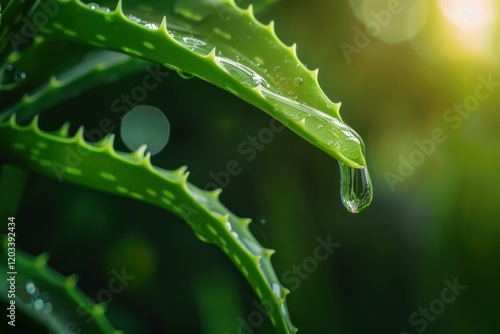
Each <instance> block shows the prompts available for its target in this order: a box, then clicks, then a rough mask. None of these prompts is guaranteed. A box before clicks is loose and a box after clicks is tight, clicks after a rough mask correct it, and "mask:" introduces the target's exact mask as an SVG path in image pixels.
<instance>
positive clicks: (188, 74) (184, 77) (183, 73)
mask: <svg viewBox="0 0 500 334" xmlns="http://www.w3.org/2000/svg"><path fill="white" fill-rule="evenodd" d="M177 74H179V76H180V77H181V78H182V79H191V78H193V76H194V75H193V74H191V73H187V72H182V71H177Z"/></svg>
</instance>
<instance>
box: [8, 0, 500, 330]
mask: <svg viewBox="0 0 500 334" xmlns="http://www.w3.org/2000/svg"><path fill="white" fill-rule="evenodd" d="M451 2H452V1H445V0H442V1H439V2H434V1H422V2H419V4H418V5H413V2H412V1H401V6H402V7H403V8H404V9H403V11H402V12H401V13H399V14H397V15H393V16H392V17H391V18H390V22H389V23H388V25H387V26H386V27H382V28H381V30H380V33H379V34H378V37H373V36H372V37H369V38H370V40H369V42H367V45H365V46H364V47H362V48H360V47H358V46H359V45H358V46H356V41H355V38H356V34H357V32H356V30H354V29H355V28H358V29H360V30H361V31H366V29H367V28H366V25H365V23H367V22H368V23H369V22H373V20H375V18H374V16H373V15H372V14H370V11H371V10H375V11H376V12H379V11H380V10H383V9H387V2H384V1H345V2H343V1H308V2H305V1H299V0H294V1H282V2H280V3H278V4H277V5H275V6H273V7H272V8H271V9H270V11H268V12H267V13H265V14H262V15H260V17H259V18H260V19H261V20H262V21H263V22H265V23H267V22H268V21H269V20H270V19H271V18H273V19H274V20H275V23H276V30H277V34H278V36H280V37H281V38H282V40H283V41H284V42H285V43H286V44H291V43H292V42H297V44H298V54H299V57H300V59H301V60H302V61H303V62H304V63H305V64H307V65H308V67H309V68H311V69H313V68H316V67H319V68H320V73H319V81H320V83H321V85H322V88H323V90H324V91H325V92H326V94H327V95H328V96H329V97H330V98H331V99H332V100H333V101H342V108H341V113H342V116H343V118H344V120H345V121H346V122H347V123H348V124H349V125H351V126H352V127H353V128H354V129H356V131H357V132H358V133H359V134H360V135H361V136H362V137H363V139H364V141H365V144H366V152H367V161H368V166H369V168H370V171H371V176H372V179H373V183H374V190H375V194H374V199H373V203H372V205H371V206H370V207H369V208H367V209H366V210H365V211H363V212H362V213H360V214H357V215H355V214H350V213H348V212H347V211H346V210H345V209H344V208H343V206H342V203H341V199H340V195H339V172H338V164H337V162H336V161H335V160H333V159H332V158H331V157H329V156H327V155H326V154H324V153H322V152H320V151H319V150H318V149H316V148H315V147H313V146H311V145H310V144H308V143H307V142H305V141H304V140H302V139H300V138H299V137H298V136H296V135H294V134H293V133H292V132H291V131H289V130H287V129H286V130H284V131H282V132H280V133H277V134H276V135H275V137H274V140H273V141H272V142H271V143H269V144H268V145H266V147H265V149H264V150H263V151H261V152H259V153H258V155H257V157H256V158H255V159H254V160H253V161H252V162H247V161H246V160H245V156H242V155H240V154H239V153H238V150H237V147H238V145H239V144H240V143H241V142H243V141H245V140H247V138H248V136H255V135H257V134H258V133H259V131H260V130H261V129H263V128H266V127H269V121H270V118H269V116H267V115H266V114H264V113H262V112H260V111H259V110H257V109H255V108H254V107H252V106H251V105H249V104H247V103H245V102H243V101H241V100H239V99H238V98H236V97H234V96H232V95H231V94H229V93H228V92H225V91H222V90H220V89H218V88H216V87H214V86H212V85H210V84H208V83H206V82H203V81H201V80H200V79H197V78H194V79H190V80H184V79H181V78H180V77H179V76H177V74H176V73H172V75H170V76H169V77H168V78H167V79H166V80H165V81H164V82H163V83H162V84H161V85H160V87H159V88H158V89H156V90H155V91H153V92H151V93H150V94H149V95H148V97H147V99H146V100H145V101H144V102H143V103H144V104H148V105H153V106H156V107H158V108H160V109H161V110H162V111H163V112H164V113H165V115H166V116H167V117H168V119H169V121H170V123H171V138H170V141H169V143H168V145H167V147H166V148H165V150H164V151H162V152H161V153H160V154H159V155H157V156H156V157H154V158H153V163H154V164H156V165H158V166H162V167H164V168H167V169H174V168H177V167H179V166H182V165H187V166H189V170H190V171H191V176H190V181H191V182H192V183H194V184H195V185H198V186H201V187H203V186H204V185H206V184H207V183H209V182H213V179H212V178H211V177H210V176H209V173H210V172H211V171H213V172H215V173H217V172H218V171H221V170H224V169H225V166H226V164H227V162H228V161H230V160H236V161H238V162H240V165H241V166H242V172H241V173H240V174H239V175H237V176H234V177H232V178H231V180H230V182H229V184H228V185H227V186H226V187H225V188H224V192H223V193H222V195H221V200H222V202H223V203H224V204H225V205H226V206H227V207H228V208H229V209H230V210H231V211H232V212H234V213H236V214H237V215H239V216H242V217H250V218H252V219H253V222H254V223H253V224H252V230H253V231H254V234H255V235H256V237H257V238H258V239H259V240H260V241H261V243H262V244H263V245H264V246H267V247H270V248H273V249H276V250H277V252H276V254H275V255H274V256H273V264H274V267H275V269H276V272H277V274H278V277H280V279H281V280H282V275H283V274H284V273H285V272H286V271H287V270H289V269H290V268H292V266H293V265H301V264H302V263H303V261H304V259H306V258H307V257H310V256H312V255H313V252H314V249H315V247H316V246H317V245H318V242H317V241H316V239H317V238H318V237H319V238H322V239H326V238H327V237H328V236H331V240H332V241H334V242H336V243H339V244H340V247H339V248H338V249H336V250H335V252H334V253H333V254H332V255H331V256H330V257H329V258H328V259H327V260H326V261H324V262H321V263H319V265H318V268H317V270H315V271H313V272H311V273H310V274H309V276H308V278H307V279H304V280H301V281H300V286H298V288H296V289H294V290H295V291H293V292H292V293H291V294H290V296H289V297H288V305H289V310H290V313H291V317H292V321H293V323H294V324H295V325H296V326H297V327H298V328H299V330H300V332H301V333H393V334H400V333H401V334H403V333H405V331H406V332H408V333H421V332H424V331H425V332H426V333H497V332H498V330H499V325H498V321H497V318H498V314H499V307H498V297H499V291H500V290H499V288H498V283H499V282H500V281H499V279H500V275H499V273H500V272H499V256H500V246H499V232H500V226H499V222H500V218H499V213H500V208H499V199H500V187H499V185H500V173H499V167H498V166H499V164H500V156H499V154H498V153H499V149H500V135H499V134H500V132H499V130H498V124H499V121H500V113H499V105H500V104H499V103H500V94H499V92H500V87H497V88H496V90H495V91H494V92H493V93H492V94H491V96H490V97H489V98H487V99H484V100H481V101H480V104H479V107H478V108H477V109H475V110H474V111H472V112H471V113H470V116H468V117H467V118H462V121H461V123H460V125H459V126H456V129H454V128H453V127H452V126H451V125H454V124H456V123H454V122H447V121H446V120H445V119H444V118H443V117H444V115H445V114H446V112H447V111H448V110H449V109H450V108H452V107H453V105H454V104H461V103H463V102H464V101H466V99H467V97H468V96H471V95H474V92H475V89H476V87H477V86H478V84H479V80H478V77H479V76H482V77H484V78H488V76H490V75H491V76H492V78H493V81H500V71H499V66H498V65H499V58H498V54H499V51H500V50H499V49H500V43H499V42H498V41H499V28H498V27H499V25H498V2H496V1H493V0H490V1H488V0H483V1H474V2H473V1H463V2H464V3H470V4H473V3H475V4H476V5H477V6H479V7H476V12H475V14H474V15H478V16H474V15H472V14H470V12H469V14H470V15H472V16H470V15H466V14H463V15H462V16H463V17H459V18H458V19H456V20H458V22H459V23H460V22H461V24H462V25H460V24H458V23H457V24H458V25H454V24H453V23H452V21H450V20H449V19H448V17H447V16H446V15H445V14H448V16H451V17H453V15H452V14H450V13H452V12H451V10H449V9H448V11H446V8H448V7H446V6H449V5H450V3H451ZM455 3H461V2H460V1H455ZM488 4H490V5H491V4H493V5H494V7H493V8H494V10H486V11H485V12H484V13H483V12H482V11H481V7H480V6H481V5H484V6H487V5H488ZM462 5H464V4H462ZM466 5H467V4H465V5H464V6H466ZM369 6H372V7H369ZM495 6H496V7H495ZM485 8H487V7H485ZM481 15H483V16H481ZM488 15H492V16H493V18H492V19H491V24H490V25H488V24H487V23H488V22H490V21H488V20H489V19H488ZM375 22H377V21H375ZM485 22H486V23H485ZM478 26H479V28H478ZM471 27H472V28H471ZM420 28H421V30H420ZM461 29H462V30H461ZM416 31H419V33H418V34H417V35H416V36H413V35H414V33H415V32H416ZM488 34H490V35H488ZM342 42H344V43H348V44H350V45H351V46H355V47H357V48H358V51H359V52H357V53H353V54H352V55H351V56H350V61H348V59H346V57H345V55H344V54H343V52H342V48H341V45H344V46H345V44H341V43H342ZM365 42H366V40H365ZM145 73H146V72H145V71H142V72H139V73H137V74H136V75H133V76H128V77H126V78H125V79H123V80H121V81H120V82H119V83H117V84H113V85H110V86H109V87H105V88H104V89H103V88H98V89H95V90H92V91H89V92H87V93H86V94H84V95H82V96H81V97H79V98H76V99H72V100H70V101H68V102H66V103H65V104H64V105H62V106H60V107H58V108H57V110H55V111H54V113H53V116H51V119H50V120H46V121H45V122H46V123H45V124H44V120H43V118H42V120H41V124H42V128H44V126H46V127H50V126H53V124H61V123H62V121H63V120H65V119H68V117H69V119H71V120H72V122H73V123H72V129H73V130H74V129H76V126H77V125H79V124H84V125H86V126H87V127H89V128H95V127H96V126H97V124H98V122H99V120H100V119H102V117H104V116H103V115H105V116H106V117H109V118H111V119H112V120H113V122H114V124H117V125H118V124H119V122H120V119H119V117H118V115H116V114H113V113H112V112H111V110H110V107H109V106H110V104H111V102H112V101H113V100H114V99H115V98H117V97H119V96H120V94H121V93H122V92H129V91H130V89H132V87H134V86H136V85H138V84H140V83H141V80H142V78H143V76H144V75H145ZM68 110H71V112H70V113H68ZM68 114H69V115H70V116H68ZM457 122H458V121H457ZM457 124H458V123H457ZM73 127H74V128H73ZM54 128H55V126H54ZM436 128H441V129H442V130H443V131H444V134H445V135H446V140H445V141H444V142H443V143H437V144H436V145H435V148H434V150H433V152H432V154H429V155H425V158H424V160H423V162H422V163H421V164H420V165H419V166H416V167H414V171H413V172H412V173H410V174H411V175H409V176H408V177H406V178H405V181H404V182H398V183H396V184H395V185H394V189H391V186H390V185H389V183H388V182H387V179H386V175H387V172H391V173H395V174H397V173H398V168H399V165H400V157H402V158H403V159H406V160H408V159H409V156H410V154H412V153H413V152H415V151H416V150H418V146H417V144H416V143H415V140H418V141H423V140H425V139H429V138H431V136H432V132H433V131H434V130H435V129H436ZM120 145H121V146H120ZM117 147H118V148H122V149H124V147H123V145H122V144H120V143H118V144H117ZM414 154H416V153H414ZM17 233H18V235H19V237H18V241H17V246H18V247H19V248H20V249H23V250H25V251H27V252H29V253H31V254H39V253H41V252H44V251H48V252H49V253H50V255H51V259H50V262H49V263H50V265H51V266H52V267H53V268H55V269H56V270H57V271H59V272H61V273H63V274H65V275H69V274H72V273H77V274H78V275H79V276H80V281H79V286H80V287H81V288H82V290H83V291H84V292H85V293H86V294H87V295H88V296H90V297H95V296H96V294H97V292H98V291H99V290H100V289H102V288H105V287H106V286H107V284H108V282H109V280H110V279H111V277H112V275H111V270H112V269H118V270H119V268H122V267H125V268H127V272H129V273H130V274H132V275H134V276H136V278H135V279H134V280H133V281H132V282H131V283H130V285H129V286H127V287H126V288H125V289H124V291H123V292H122V293H120V294H117V295H115V296H113V300H112V302H111V303H110V304H109V305H108V316H109V319H110V320H111V322H112V323H113V324H114V326H115V327H116V328H118V329H122V330H124V331H125V332H128V333H209V334H212V333H221V334H222V333H226V332H227V333H238V331H237V327H238V324H239V323H238V317H242V318H244V319H246V318H247V316H248V315H249V314H250V313H251V312H253V311H254V310H256V309H257V308H256V307H255V305H253V301H254V300H255V299H256V296H255V295H254V294H253V292H252V291H251V289H250V287H249V285H248V284H247V283H246V282H245V281H244V279H243V277H242V276H241V275H240V274H239V272H237V270H236V268H235V267H234V266H233V265H232V263H231V262H230V261H229V260H228V259H227V258H226V257H225V256H224V255H223V253H222V252H220V251H219V250H218V249H216V248H215V247H214V246H211V245H207V244H204V243H202V242H200V241H199V240H198V239H197V238H196V237H195V236H194V234H193V233H192V231H191V230H190V228H189V227H188V226H187V225H186V224H185V223H184V222H183V221H181V220H180V219H178V218H177V217H175V216H174V215H172V214H170V213H169V212H166V211H164V210H160V209H158V208H155V207H151V206H148V205H146V204H141V203H138V202H135V201H132V200H130V199H125V198H119V197H113V196H109V195H107V194H102V193H98V192H95V191H91V190H87V189H83V188H80V187H76V186H73V185H69V184H64V183H59V182H57V181H56V180H53V179H48V178H45V177H41V176H38V175H34V174H33V175H31V177H30V179H29V181H28V184H27V191H26V193H25V196H24V198H23V201H22V204H21V209H20V211H19V214H18V215H17ZM445 280H448V281H449V282H451V283H452V284H453V282H454V280H457V282H458V283H459V284H460V285H465V286H467V288H466V290H465V291H462V292H461V294H460V295H459V296H457V297H456V299H455V300H454V301H453V302H451V303H444V304H443V303H441V305H445V308H444V310H439V307H438V306H439V305H440V302H439V300H441V298H442V297H441V293H442V290H443V289H444V288H445V287H446V284H445V283H444V281H445ZM282 282H283V280H282ZM285 283H286V282H285ZM285 285H287V284H285ZM288 287H289V288H291V284H288ZM436 300H438V301H436ZM2 305H3V304H2ZM429 305H431V306H432V305H434V307H435V308H434V309H435V310H436V307H437V310H438V311H437V313H436V314H434V315H432V312H431V311H430V312H431V313H430V314H431V317H432V318H429V319H432V320H428V321H424V320H422V319H425V317H424V316H421V315H419V314H418V313H419V312H420V311H419V309H420V308H421V307H422V308H429ZM414 312H417V316H416V317H415V318H414V320H415V321H419V320H420V322H418V323H417V324H415V323H410V321H409V318H410V317H411V316H412V315H413V314H414ZM20 319H21V320H22V318H19V319H18V322H22V323H24V324H25V325H24V326H26V328H25V329H24V330H23V329H19V332H20V333H31V332H33V333H35V332H36V333H38V332H43V330H41V329H40V328H37V327H36V325H32V324H29V321H28V320H25V321H20ZM3 323H4V321H3ZM424 324H425V325H424ZM2 325H3V324H2ZM29 328H33V329H29ZM271 332H272V329H271V326H270V324H269V322H268V321H267V320H266V321H265V322H264V323H263V324H262V326H260V327H258V328H256V329H254V333H271Z"/></svg>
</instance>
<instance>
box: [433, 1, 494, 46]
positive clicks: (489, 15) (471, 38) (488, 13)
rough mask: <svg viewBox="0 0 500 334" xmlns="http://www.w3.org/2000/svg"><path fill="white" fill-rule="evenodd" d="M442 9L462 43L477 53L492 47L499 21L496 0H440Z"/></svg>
mask: <svg viewBox="0 0 500 334" xmlns="http://www.w3.org/2000/svg"><path fill="white" fill-rule="evenodd" d="M439 2H440V6H441V10H442V11H443V13H444V15H445V17H446V18H447V19H448V21H449V22H450V23H451V24H452V25H453V26H454V27H455V28H456V33H455V36H456V38H457V39H458V40H459V41H460V44H462V46H463V47H464V48H466V49H468V50H469V51H471V52H473V53H476V54H483V53H484V54H485V53H487V52H488V50H489V49H490V46H491V43H492V40H493V36H494V30H495V26H496V23H497V16H498V6H497V2H496V1H495V0H440V1H439Z"/></svg>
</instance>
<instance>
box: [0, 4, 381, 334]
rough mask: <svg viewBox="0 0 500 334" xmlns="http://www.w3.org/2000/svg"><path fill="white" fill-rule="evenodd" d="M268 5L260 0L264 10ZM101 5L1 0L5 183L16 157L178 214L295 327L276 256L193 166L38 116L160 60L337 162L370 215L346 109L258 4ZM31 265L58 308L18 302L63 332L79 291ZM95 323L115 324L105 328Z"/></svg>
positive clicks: (360, 150) (352, 203) (355, 207)
mask: <svg viewBox="0 0 500 334" xmlns="http://www.w3.org/2000/svg"><path fill="white" fill-rule="evenodd" d="M269 3H270V1H260V2H256V3H255V5H256V9H258V10H262V9H263V8H265V7H267V6H268V5H269ZM104 5H106V4H105V3H102V4H100V5H99V4H95V3H90V4H85V3H82V2H80V1H78V0H47V1H44V0H42V1H30V0H23V1H18V0H11V1H8V2H7V3H6V4H5V5H2V12H1V18H0V20H1V21H0V36H1V43H0V62H1V64H0V65H1V72H0V73H1V78H2V80H1V82H2V85H1V87H0V89H1V90H0V93H1V94H2V95H1V96H2V99H3V101H7V102H8V103H3V104H5V105H4V106H3V107H2V109H0V138H1V140H0V152H1V155H0V163H2V164H3V166H4V168H3V176H2V179H3V180H6V179H9V178H10V177H9V175H8V174H9V173H11V172H12V170H11V169H10V168H11V167H8V166H10V165H14V166H16V168H22V169H25V170H28V171H33V172H37V173H40V174H43V175H46V176H48V177H52V178H56V179H59V180H62V181H64V182H70V183H73V184H76V185H81V186H85V187H90V188H92V189H96V190H100V191H103V192H107V193H110V194H114V195H119V196H125V197H129V198H132V199H134V200H137V201H142V202H146V203H150V204H152V205H156V206H159V207H161V208H164V209H166V210H168V211H170V212H172V213H174V214H176V215H178V216H179V217H181V218H183V219H184V220H185V221H186V222H187V223H188V224H189V225H190V226H191V228H192V229H193V231H194V233H195V234H196V236H198V237H199V238H200V239H201V240H203V241H204V242H207V243H213V244H215V245H216V246H218V247H219V248H220V249H221V250H222V251H223V252H224V253H225V254H226V255H227V256H228V257H229V259H231V261H232V262H233V263H234V265H235V266H236V267H237V268H238V269H239V271H240V272H241V273H242V275H243V276H244V277H245V278H246V279H247V281H248V282H249V284H250V285H251V286H252V288H253V290H254V291H255V293H256V295H257V296H258V297H259V299H260V300H266V301H270V302H271V303H272V304H273V306H274V307H273V311H272V312H270V314H269V319H270V321H271V323H272V325H273V327H274V328H275V331H276V333H294V332H295V331H296V328H295V327H294V326H293V325H292V322H291V319H290V315H289V313H288V310H287V306H286V302H285V298H286V295H287V294H288V293H289V291H288V290H287V289H286V288H284V287H283V286H282V285H281V284H280V282H279V281H278V279H277V276H276V274H275V272H274V269H273V267H272V264H271V260H270V258H271V255H272V254H273V252H274V251H273V250H271V249H266V248H264V247H262V246H261V245H260V244H259V243H258V241H257V240H256V239H255V238H254V236H253V235H252V234H251V233H250V231H249V229H248V224H249V223H250V219H242V218H239V217H238V216H236V215H235V214H233V213H231V212H230V211H229V210H228V209H227V208H225V207H224V206H223V205H222V204H221V203H220V201H219V194H220V191H221V190H220V189H218V190H214V191H206V190H203V189H201V188H198V187H196V186H195V185H192V184H191V183H189V182H188V180H187V179H188V175H189V173H188V172H187V171H186V167H180V168H179V169H177V170H174V171H169V170H165V169H163V168H161V167H159V166H153V165H152V164H151V161H150V156H151V153H150V152H149V151H148V149H147V147H146V146H142V147H141V148H139V149H138V150H136V151H134V152H131V153H126V152H118V151H116V150H115V148H114V144H113V143H114V134H108V135H106V136H105V137H103V138H101V139H100V140H99V141H97V142H88V141H86V139H85V138H84V133H85V129H84V128H83V127H81V128H80V129H79V130H78V131H77V133H76V134H75V135H69V131H68V129H69V123H65V124H63V125H62V126H61V128H60V129H59V130H57V131H55V132H46V131H44V130H42V129H40V127H39V125H38V117H39V115H40V114H41V113H42V112H48V113H50V110H51V109H52V108H53V107H55V106H56V105H58V104H61V103H62V102H64V101H65V100H67V99H69V98H71V97H72V96H75V95H77V94H82V93H84V92H85V91H86V90H88V89H90V88H94V87H96V86H98V85H103V84H109V83H111V82H114V81H116V80H119V79H120V78H121V77H123V76H125V75H127V74H129V73H132V72H135V71H137V70H138V69H140V68H144V64H145V63H146V62H151V63H154V64H157V65H155V66H156V67H155V70H154V72H152V74H151V75H156V76H162V75H164V73H165V72H164V70H163V66H165V67H167V68H169V69H173V70H175V71H177V72H178V73H179V74H180V75H181V76H183V77H186V76H196V77H198V78H201V79H203V80H206V81H207V82H209V83H212V84H214V85H216V86H218V87H220V88H222V89H224V90H227V91H229V92H230V93H232V94H234V95H236V96H237V97H239V98H241V99H243V100H245V101H247V102H248V103H251V104H252V105H254V106H256V107H257V108H259V109H260V110H262V111H264V112H266V113H267V114H269V115H270V116H271V117H273V118H275V119H276V120H278V121H279V122H281V123H283V124H284V125H285V126H287V127H288V128H289V129H291V130H292V131H293V132H295V133H296V134H297V135H299V136H301V137H302V138H304V139H305V140H307V141H309V142H310V143H311V144H313V145H314V146H316V147H317V148H319V149H320V150H322V151H324V152H325V153H327V154H329V155H330V156H332V157H333V158H335V159H337V160H338V161H339V164H340V167H341V175H342V181H341V194H342V200H343V202H344V205H345V206H346V207H347V209H348V210H349V211H351V212H358V211H360V210H362V209H363V208H365V207H366V206H368V205H369V203H370V201H371V198H372V187H371V181H370V178H369V175H368V171H367V167H366V161H365V156H364V153H365V152H364V145H363V142H362V140H361V138H360V137H359V136H358V135H357V134H356V132H355V131H354V130H352V129H351V128H350V127H349V126H347V125H346V124H345V123H344V122H343V120H342V119H341V117H340V114H339V108H340V104H338V103H333V102H332V101H330V100H329V99H328V97H327V96H326V95H325V94H324V93H323V91H322V90H321V88H320V87H319V84H318V80H317V76H318V71H317V70H315V71H311V70H309V69H307V68H306V67H305V66H304V65H303V64H302V63H301V62H300V61H299V59H298V57H297V54H296V46H295V44H294V45H292V46H286V45H284V44H283V43H282V42H281V41H280V40H279V39H278V37H277V36H276V34H275V32H274V23H273V22H271V23H269V24H268V25H263V24H262V23H260V22H259V21H258V20H257V19H256V18H255V16H254V11H253V7H252V5H249V6H248V7H247V8H246V9H242V7H240V6H239V5H237V4H236V3H235V2H234V1H232V0H200V1H195V0H177V1H164V2H160V1H157V2H154V3H152V4H150V5H149V4H148V5H145V4H140V3H137V2H134V1H126V0H124V1H121V0H120V1H119V2H118V3H117V4H114V5H113V4H108V6H109V7H105V6H104ZM42 64H43V65H42ZM40 117H48V116H45V115H41V116H40ZM69 152H70V153H71V155H70V153H69ZM75 156H76V157H77V159H75V158H74V157H75ZM131 175H133V178H132V177H130V176H131ZM5 182H8V181H5ZM0 185H1V183H0ZM0 192H1V189H0ZM19 193H20V194H22V189H20V190H19ZM14 207H15V205H14ZM23 256H24V255H23ZM23 261H24V260H23ZM29 261H33V260H26V261H25V262H23V263H26V265H25V266H24V267H23V265H21V264H20V265H19V268H18V271H19V272H21V273H22V275H24V276H23V277H24V278H23V279H24V281H25V283H26V282H28V281H29V282H32V283H33V284H38V285H42V286H44V287H46V289H48V290H52V291H53V292H54V293H56V294H57V295H58V296H61V300H60V304H59V305H54V306H55V307H54V308H53V310H52V312H53V314H55V316H54V317H50V318H49V317H47V318H44V317H40V316H39V314H38V313H37V312H36V310H34V309H33V308H29V307H25V308H23V311H25V312H26V313H27V314H28V315H29V316H31V317H33V318H34V319H36V320H38V321H41V322H43V323H44V325H45V326H47V327H48V328H49V329H51V330H57V329H58V328H60V326H61V323H63V322H67V321H71V315H70V314H68V313H67V312H65V311H64V308H65V307H67V306H68V305H65V303H71V298H70V297H69V296H64V295H65V294H69V295H71V294H72V292H71V291H70V290H69V289H67V288H66V290H64V289H62V288H61V286H65V285H64V284H63V283H60V281H61V279H59V278H57V279H55V278H54V277H56V276H54V275H55V274H52V273H51V274H44V273H43V272H44V271H45V270H47V269H46V268H45V262H44V261H42V262H44V263H43V265H39V266H32V267H29V265H28V263H29ZM37 261H39V262H40V261H41V260H37ZM35 262H36V261H35ZM5 263H6V261H2V263H1V265H2V266H4V265H5ZM33 268H35V269H33ZM72 282H73V281H72ZM68 284H69V283H68ZM72 284H73V283H72ZM66 287H67V284H66ZM2 296H5V294H4V293H2ZM19 298H20V297H18V299H19ZM73 299H74V298H73ZM56 306H58V307H56ZM95 307H97V306H95ZM97 308H98V307H97ZM99 310H100V309H99ZM96 312H97V311H96ZM99 312H100V311H99ZM101 313H102V312H101ZM103 321H104V320H103ZM97 331H100V332H103V333H110V332H113V331H114V329H113V328H112V327H111V326H110V325H109V324H107V323H106V325H103V326H101V328H100V329H96V332H97Z"/></svg>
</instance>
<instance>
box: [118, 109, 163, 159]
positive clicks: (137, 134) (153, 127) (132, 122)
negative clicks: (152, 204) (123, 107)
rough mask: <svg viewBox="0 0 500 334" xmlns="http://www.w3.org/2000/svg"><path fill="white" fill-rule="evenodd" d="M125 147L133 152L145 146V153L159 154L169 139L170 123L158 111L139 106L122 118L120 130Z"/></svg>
mask: <svg viewBox="0 0 500 334" xmlns="http://www.w3.org/2000/svg"><path fill="white" fill-rule="evenodd" d="M120 133H121V138H122V140H123V142H124V143H125V145H126V146H127V147H128V148H129V149H130V150H131V151H135V150H137V149H138V148H140V147H141V146H142V145H144V144H146V145H147V149H146V150H147V152H151V154H152V155H155V154H157V153H159V152H160V151H161V150H162V149H163V148H164V147H165V145H167V142H168V139H169V137H170V123H169V121H168V119H167V117H165V115H164V114H163V113H162V112H161V110H160V109H158V108H155V107H152V106H148V105H139V106H137V107H135V108H133V109H132V110H131V111H130V112H129V113H128V114H126V115H125V117H123V119H122V122H121V128H120Z"/></svg>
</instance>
